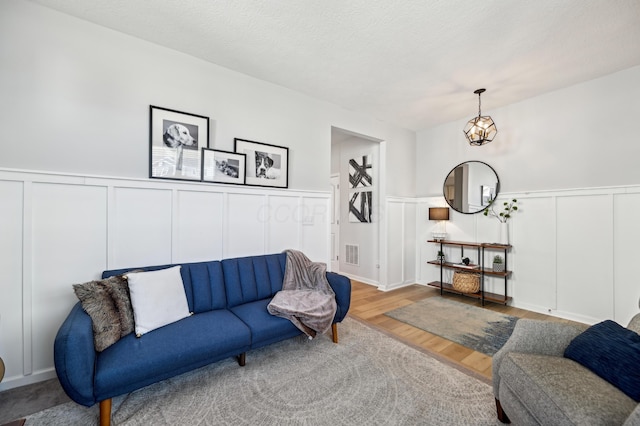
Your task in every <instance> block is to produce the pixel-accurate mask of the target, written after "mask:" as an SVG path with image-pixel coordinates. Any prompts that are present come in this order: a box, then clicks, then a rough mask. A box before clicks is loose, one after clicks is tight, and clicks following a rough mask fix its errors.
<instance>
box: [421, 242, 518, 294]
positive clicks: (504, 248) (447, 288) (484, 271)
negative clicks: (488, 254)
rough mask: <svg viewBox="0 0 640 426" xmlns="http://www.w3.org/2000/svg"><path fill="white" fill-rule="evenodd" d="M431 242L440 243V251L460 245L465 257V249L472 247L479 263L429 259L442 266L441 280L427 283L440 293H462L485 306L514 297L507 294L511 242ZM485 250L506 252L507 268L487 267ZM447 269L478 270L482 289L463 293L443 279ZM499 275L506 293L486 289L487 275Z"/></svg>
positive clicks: (505, 261) (505, 264) (462, 254)
mask: <svg viewBox="0 0 640 426" xmlns="http://www.w3.org/2000/svg"><path fill="white" fill-rule="evenodd" d="M428 242H429V243H434V244H439V245H440V251H443V249H444V246H453V247H460V252H461V258H462V257H464V249H465V248H471V249H472V250H474V251H475V252H476V253H477V256H478V261H479V263H480V264H479V265H468V266H467V265H462V264H458V263H452V262H446V261H444V262H441V261H440V260H429V261H427V263H428V264H430V265H435V266H439V267H440V281H432V282H430V283H428V284H427V285H429V286H431V287H435V288H439V289H440V294H443V293H445V292H447V293H454V294H461V295H463V296H468V297H472V298H474V299H479V300H480V301H481V303H482V305H483V306H484V302H485V301H486V302H493V303H501V304H505V305H506V304H507V303H509V302H510V301H511V300H512V298H511V296H509V295H508V294H507V281H508V279H509V277H510V276H511V271H510V270H508V269H507V265H508V264H507V253H508V251H509V250H510V249H511V245H509V244H496V243H472V242H468V241H448V240H429V241H428ZM485 251H501V252H503V254H504V266H505V270H504V271H501V272H495V271H494V270H493V268H491V267H485V261H484V260H485ZM445 269H452V270H454V271H456V270H457V271H465V272H476V273H477V274H478V275H479V276H480V291H478V292H477V293H463V292H461V291H458V290H456V289H455V288H453V285H452V284H450V283H447V282H444V280H443V271H444V270H445ZM487 276H491V277H497V278H504V294H496V293H490V292H487V291H484V287H485V285H484V283H485V277H487Z"/></svg>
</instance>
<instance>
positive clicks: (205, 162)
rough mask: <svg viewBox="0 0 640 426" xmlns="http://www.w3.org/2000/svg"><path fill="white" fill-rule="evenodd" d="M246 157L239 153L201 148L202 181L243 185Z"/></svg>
mask: <svg viewBox="0 0 640 426" xmlns="http://www.w3.org/2000/svg"><path fill="white" fill-rule="evenodd" d="M246 168H247V156H246V155H245V154H242V153H239V152H228V151H221V150H217V149H209V148H202V181H203V182H212V183H232V184H235V185H244V183H245V173H246Z"/></svg>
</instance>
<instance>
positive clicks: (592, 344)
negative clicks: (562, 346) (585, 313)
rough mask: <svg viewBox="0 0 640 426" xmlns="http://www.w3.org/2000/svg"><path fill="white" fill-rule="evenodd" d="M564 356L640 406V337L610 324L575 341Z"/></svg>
mask: <svg viewBox="0 0 640 426" xmlns="http://www.w3.org/2000/svg"><path fill="white" fill-rule="evenodd" d="M564 356H565V358H569V359H572V360H574V361H575V362H577V363H579V364H581V365H583V366H585V367H586V368H588V369H589V370H591V371H593V372H594V373H595V374H597V375H598V376H600V377H602V378H603V379H605V380H606V381H608V382H609V383H611V384H612V385H614V386H615V387H617V388H618V389H620V390H621V391H622V392H624V393H625V394H627V395H628V396H629V397H631V398H633V399H634V400H635V401H637V402H640V334H638V333H636V332H634V331H632V330H629V329H627V328H624V327H622V326H621V325H620V324H618V323H616V322H613V321H611V320H606V321H603V322H601V323H599V324H596V325H593V326H591V327H589V328H588V329H587V330H586V331H585V332H584V333H582V334H580V335H579V336H577V337H576V338H575V339H573V340H572V341H571V343H570V344H569V346H567V349H566V350H565V351H564Z"/></svg>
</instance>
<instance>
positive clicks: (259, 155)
mask: <svg viewBox="0 0 640 426" xmlns="http://www.w3.org/2000/svg"><path fill="white" fill-rule="evenodd" d="M234 144H235V148H234V149H235V151H236V152H237V153H241V154H246V156H247V168H246V180H245V184H246V185H254V186H270V187H275V188H288V187H289V148H287V147H284V146H277V145H270V144H266V143H262V142H255V141H249V140H246V139H239V138H235V139H234Z"/></svg>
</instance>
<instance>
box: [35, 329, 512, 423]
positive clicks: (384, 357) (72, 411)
mask: <svg viewBox="0 0 640 426" xmlns="http://www.w3.org/2000/svg"><path fill="white" fill-rule="evenodd" d="M338 328H339V333H340V343H339V344H334V343H333V342H331V339H330V337H328V336H320V337H318V338H316V339H314V340H311V341H310V340H308V339H305V338H303V337H298V338H293V339H289V340H287V341H284V342H280V343H276V344H273V345H270V346H268V347H265V348H261V349H257V350H254V351H250V352H248V353H247V364H246V366H245V367H240V366H238V364H237V362H236V361H235V360H233V359H228V360H223V361H220V362H218V363H215V364H212V365H209V366H207V367H203V368H200V369H198V370H195V371H192V372H189V373H186V374H183V375H181V376H178V377H175V378H172V379H168V380H165V381H163V382H160V383H156V384H154V385H151V386H148V387H146V388H144V389H141V390H139V391H136V392H133V393H131V394H129V395H126V396H121V397H117V398H114V400H113V421H112V424H114V425H150V424H152V425H176V424H180V425H257V424H259V425H285V424H286V425H292V424H295V425H364V424H366V425H395V424H429V425H452V424H455V425H498V424H500V423H499V422H498V420H497V419H496V416H495V406H494V399H493V394H492V391H491V387H490V386H489V385H487V384H486V383H483V382H481V381H479V380H477V379H475V378H472V377H470V376H467V375H466V374H464V373H462V372H460V371H458V370H456V369H454V368H452V367H450V366H448V365H445V364H443V363H441V362H440V361H438V360H436V359H434V358H431V357H430V356H428V355H426V354H424V353H422V352H420V351H418V350H415V349H413V348H411V347H409V346H407V345H405V344H403V343H401V342H398V341H397V340H395V339H393V338H391V337H388V336H386V335H384V334H382V333H380V332H378V331H375V330H373V329H371V328H369V327H368V326H366V325H363V324H361V323H359V322H357V321H356V320H353V319H350V318H347V319H346V320H345V321H344V322H343V323H342V324H340V325H338ZM97 417H98V407H97V405H96V406H93V407H91V408H86V407H83V406H81V405H78V404H75V403H73V402H72V403H67V404H63V405H59V406H57V407H53V408H50V409H47V410H44V411H41V412H39V413H36V414H33V415H31V416H29V417H28V418H27V423H26V424H27V425H28V426H31V425H51V424H65V425H87V424H95V423H96V421H97Z"/></svg>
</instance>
